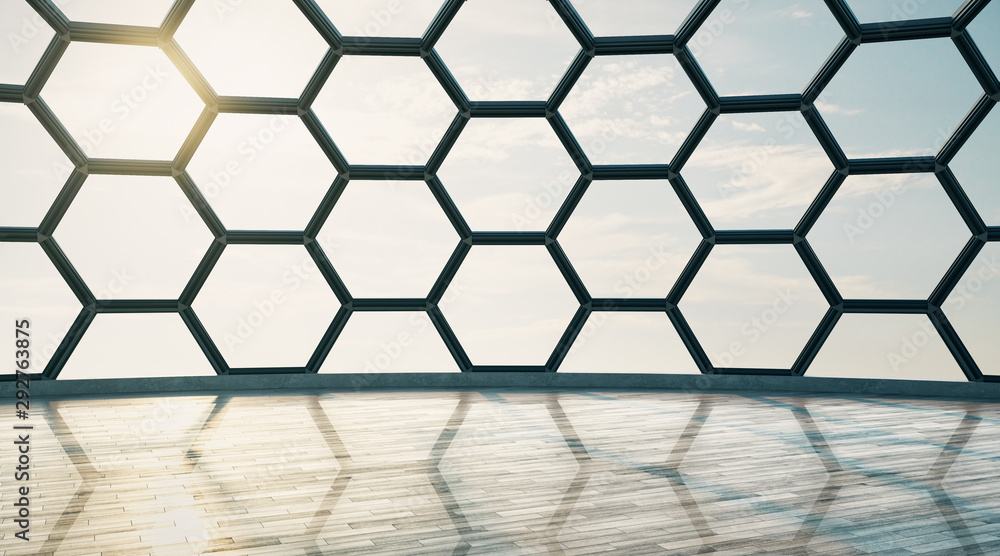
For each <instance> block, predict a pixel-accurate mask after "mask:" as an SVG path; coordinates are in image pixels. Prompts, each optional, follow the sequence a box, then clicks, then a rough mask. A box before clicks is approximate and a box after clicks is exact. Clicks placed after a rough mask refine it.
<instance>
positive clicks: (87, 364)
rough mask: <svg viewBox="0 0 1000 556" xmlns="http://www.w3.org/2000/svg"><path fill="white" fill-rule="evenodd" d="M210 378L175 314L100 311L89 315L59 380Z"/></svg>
mask: <svg viewBox="0 0 1000 556" xmlns="http://www.w3.org/2000/svg"><path fill="white" fill-rule="evenodd" d="M206 375H207V376H214V375H215V370H214V369H212V366H211V365H210V364H209V362H208V359H206V358H205V354H204V353H203V352H202V351H201V348H200V347H198V343H197V342H195V340H194V336H192V335H191V332H190V331H189V330H188V329H187V327H186V326H184V321H183V320H181V318H180V317H179V316H178V315H176V314H121V315H118V314H106V315H105V314H102V315H97V316H96V317H95V318H94V322H92V323H91V324H90V327H89V328H87V332H86V333H85V334H84V335H83V339H81V340H80V343H79V344H78V345H77V346H76V349H74V350H73V355H71V356H70V358H69V361H67V362H66V366H65V367H63V370H62V372H60V373H59V379H60V380H62V379H85V378H139V377H169V376H206Z"/></svg>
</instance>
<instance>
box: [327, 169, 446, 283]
mask: <svg viewBox="0 0 1000 556" xmlns="http://www.w3.org/2000/svg"><path fill="white" fill-rule="evenodd" d="M458 240H459V235H458V233H457V232H456V231H455V228H454V227H453V226H452V225H451V222H450V221H449V220H448V217H447V216H446V215H445V213H444V211H442V210H441V206H440V205H438V203H437V200H436V199H435V198H434V196H433V194H431V192H430V190H429V189H428V188H427V184H425V183H424V182H422V181H362V180H355V181H351V182H350V183H348V184H347V187H346V189H345V190H344V193H343V194H342V195H341V196H340V199H339V200H338V201H337V204H336V206H334V207H333V211H332V212H331V213H330V217H329V218H328V219H327V221H326V224H325V225H324V227H323V231H322V233H321V235H320V237H319V241H320V244H321V245H322V246H323V249H324V250H325V251H326V254H327V257H329V259H330V262H331V263H333V266H334V268H336V269H337V273H338V274H340V277H341V278H342V279H343V280H344V284H345V285H346V286H347V289H348V290H350V292H351V295H353V296H354V297H426V296H427V293H428V292H430V289H431V286H433V285H434V281H435V280H437V277H438V275H439V274H441V269H442V268H444V265H445V263H447V262H448V259H449V257H451V254H452V252H454V251H455V246H456V245H457V244H458Z"/></svg>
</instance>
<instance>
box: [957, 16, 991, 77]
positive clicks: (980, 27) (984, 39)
mask: <svg viewBox="0 0 1000 556" xmlns="http://www.w3.org/2000/svg"><path fill="white" fill-rule="evenodd" d="M952 1H953V2H956V3H957V2H958V0H952ZM967 30H968V32H969V35H970V36H971V37H972V38H973V40H975V41H976V45H977V46H978V47H979V51H980V52H982V53H983V56H985V57H986V61H987V62H989V64H990V66H992V67H993V72H994V73H996V72H997V71H1000V32H998V31H1000V4H997V3H996V2H994V3H991V4H987V5H986V7H985V8H983V11H981V12H979V15H977V16H976V19H974V20H972V23H971V24H969V26H968V27H967Z"/></svg>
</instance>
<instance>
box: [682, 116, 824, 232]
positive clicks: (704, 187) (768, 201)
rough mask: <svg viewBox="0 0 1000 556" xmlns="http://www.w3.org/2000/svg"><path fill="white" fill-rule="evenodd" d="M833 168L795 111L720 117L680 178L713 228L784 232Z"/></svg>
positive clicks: (818, 189)
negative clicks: (778, 230)
mask: <svg viewBox="0 0 1000 556" xmlns="http://www.w3.org/2000/svg"><path fill="white" fill-rule="evenodd" d="M832 171H833V164H832V163H831V162H830V159H829V158H828V157H827V156H826V153H825V152H824V151H823V149H822V147H820V145H819V142H817V141H816V137H815V136H814V135H813V133H812V130H810V129H809V127H808V126H807V125H806V122H805V119H803V118H802V115H801V114H799V113H798V112H784V113H772V114H727V115H723V116H720V117H719V118H718V119H717V120H716V121H715V123H714V124H713V125H712V127H711V129H709V131H708V134H707V135H706V136H705V137H704V138H703V139H702V141H701V143H700V144H699V145H698V149H697V150H696V151H695V152H694V155H692V156H691V159H690V160H689V161H688V162H687V164H685V165H684V168H683V169H682V170H681V173H682V174H683V176H684V180H685V181H686V182H687V184H688V187H690V188H691V191H692V192H693V193H694V195H695V197H697V199H698V201H699V202H700V204H701V208H702V210H704V211H705V215H706V216H708V219H709V221H711V223H712V225H713V226H714V227H715V228H716V229H749V228H784V229H790V228H793V227H795V224H796V223H797V222H798V221H799V219H800V218H802V215H803V214H804V213H805V211H806V208H807V207H808V206H809V204H810V203H812V201H813V199H814V198H815V197H816V195H817V194H818V193H819V192H820V189H821V188H822V187H823V184H824V183H826V181H827V180H828V179H829V178H830V173H831V172H832Z"/></svg>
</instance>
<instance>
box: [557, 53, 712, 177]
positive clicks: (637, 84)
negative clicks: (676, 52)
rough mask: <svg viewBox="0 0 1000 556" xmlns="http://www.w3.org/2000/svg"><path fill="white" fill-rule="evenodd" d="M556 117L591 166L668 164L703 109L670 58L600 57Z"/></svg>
mask: <svg viewBox="0 0 1000 556" xmlns="http://www.w3.org/2000/svg"><path fill="white" fill-rule="evenodd" d="M559 111H560V112H561V113H562V115H563V117H564V118H565V119H566V123H567V124H569V127H570V129H571V130H572V131H573V134H574V135H575V136H576V139H577V141H579V142H580V146H581V147H583V152H584V153H586V155H587V157H588V158H589V159H590V161H591V162H592V163H594V164H666V163H668V162H670V159H671V158H673V156H674V153H676V152H677V149H678V148H679V147H680V146H681V144H682V143H683V142H684V140H685V139H686V138H687V136H688V134H689V133H690V132H691V128H693V127H694V124H695V123H697V121H698V119H699V118H701V115H702V113H703V112H704V111H705V104H704V103H703V102H702V100H701V97H699V96H698V92H697V91H695V89H694V85H692V84H691V81H690V80H688V78H687V75H685V74H684V70H682V69H681V66H680V64H679V63H678V62H677V60H676V59H675V58H674V57H673V56H670V55H667V54H663V55H644V56H601V57H599V58H595V59H594V60H593V61H592V62H590V64H589V65H588V66H587V69H586V71H584V73H583V76H582V77H580V80H579V81H577V83H576V85H575V86H574V87H573V89H572V90H571V91H570V94H569V96H568V97H566V101H565V102H563V104H562V106H561V107H560V109H559Z"/></svg>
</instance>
